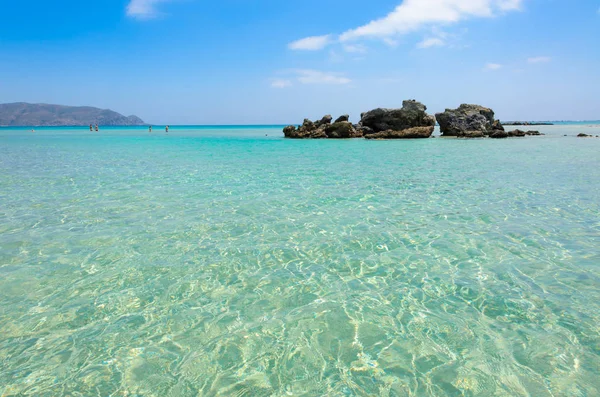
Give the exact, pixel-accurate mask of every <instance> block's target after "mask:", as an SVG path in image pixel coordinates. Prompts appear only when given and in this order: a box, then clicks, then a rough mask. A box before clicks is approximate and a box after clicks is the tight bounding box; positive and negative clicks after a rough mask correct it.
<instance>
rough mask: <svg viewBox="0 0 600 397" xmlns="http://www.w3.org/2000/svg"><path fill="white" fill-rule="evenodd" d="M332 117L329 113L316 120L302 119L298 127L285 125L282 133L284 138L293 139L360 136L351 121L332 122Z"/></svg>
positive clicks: (359, 132)
mask: <svg viewBox="0 0 600 397" xmlns="http://www.w3.org/2000/svg"><path fill="white" fill-rule="evenodd" d="M332 119H333V117H331V116H330V115H327V116H324V117H323V118H322V119H321V120H319V121H317V122H312V121H310V120H309V119H304V122H303V123H302V125H301V126H299V127H298V128H296V127H295V126H293V125H289V126H287V127H285V128H284V129H283V135H285V137H286V138H294V139H322V138H331V139H342V138H360V137H362V132H361V131H358V130H357V129H356V128H354V126H353V125H352V123H350V122H348V121H336V122H335V123H333V124H332V123H331V120H332ZM338 120H339V118H338Z"/></svg>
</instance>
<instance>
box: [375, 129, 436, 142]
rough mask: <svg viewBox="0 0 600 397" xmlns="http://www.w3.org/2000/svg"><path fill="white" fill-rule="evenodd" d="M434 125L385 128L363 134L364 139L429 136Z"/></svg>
mask: <svg viewBox="0 0 600 397" xmlns="http://www.w3.org/2000/svg"><path fill="white" fill-rule="evenodd" d="M434 129H435V127H413V128H407V129H405V130H400V131H396V130H387V131H381V132H375V133H372V134H367V135H365V138H366V139H417V138H429V137H431V135H432V134H433V130H434Z"/></svg>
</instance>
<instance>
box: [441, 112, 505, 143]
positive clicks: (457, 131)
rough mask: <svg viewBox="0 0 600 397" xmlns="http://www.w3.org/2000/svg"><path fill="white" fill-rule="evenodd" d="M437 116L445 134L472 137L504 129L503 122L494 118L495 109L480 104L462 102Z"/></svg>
mask: <svg viewBox="0 0 600 397" xmlns="http://www.w3.org/2000/svg"><path fill="white" fill-rule="evenodd" d="M435 118H436V120H437V122H438V124H439V125H440V130H441V132H442V135H444V136H458V137H465V138H472V137H481V136H486V135H490V134H491V133H492V131H503V130H504V127H502V124H501V123H500V122H499V121H498V120H494V111H493V110H492V109H490V108H486V107H483V106H480V105H467V104H462V105H460V106H459V107H458V109H446V111H445V112H443V113H437V114H436V115H435Z"/></svg>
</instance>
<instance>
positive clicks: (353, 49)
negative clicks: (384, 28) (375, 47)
mask: <svg viewBox="0 0 600 397" xmlns="http://www.w3.org/2000/svg"><path fill="white" fill-rule="evenodd" d="M342 48H343V49H344V51H346V52H349V53H352V54H365V53H366V52H367V47H365V46H364V45H362V44H344V45H343V46H342Z"/></svg>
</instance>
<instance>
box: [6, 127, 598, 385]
mask: <svg viewBox="0 0 600 397" xmlns="http://www.w3.org/2000/svg"><path fill="white" fill-rule="evenodd" d="M519 128H523V127H519ZM525 128H526V127H525ZM531 128H535V129H538V130H540V131H542V132H545V133H546V134H547V135H546V136H542V137H527V138H515V139H505V140H491V139H485V140H459V139H440V138H436V139H428V140H406V141H366V140H347V141H334V140H322V141H292V140H285V139H283V135H282V133H281V128H280V127H269V126H258V127H256V126H254V127H252V126H251V127H172V128H171V130H170V132H169V134H165V133H164V130H162V129H160V128H159V127H155V129H154V133H152V134H149V133H148V132H147V129H146V128H108V129H106V128H102V129H101V131H100V132H99V133H95V132H94V133H90V132H89V131H88V130H86V129H85V128H83V129H82V128H64V129H53V128H41V129H37V128H36V130H35V132H30V131H29V130H30V129H25V128H21V129H11V128H0V396H239V397H241V396H510V397H513V396H533V397H544V396H554V397H558V396H568V397H571V396H582V397H584V396H589V397H592V396H598V395H600V377H599V376H598V374H600V138H589V139H582V138H576V137H575V135H577V134H578V133H580V132H585V133H588V134H592V135H600V126H599V125H597V124H589V123H582V124H561V125H557V126H539V127H538V126H536V127H531ZM565 134H566V135H567V136H564V135H565Z"/></svg>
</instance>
